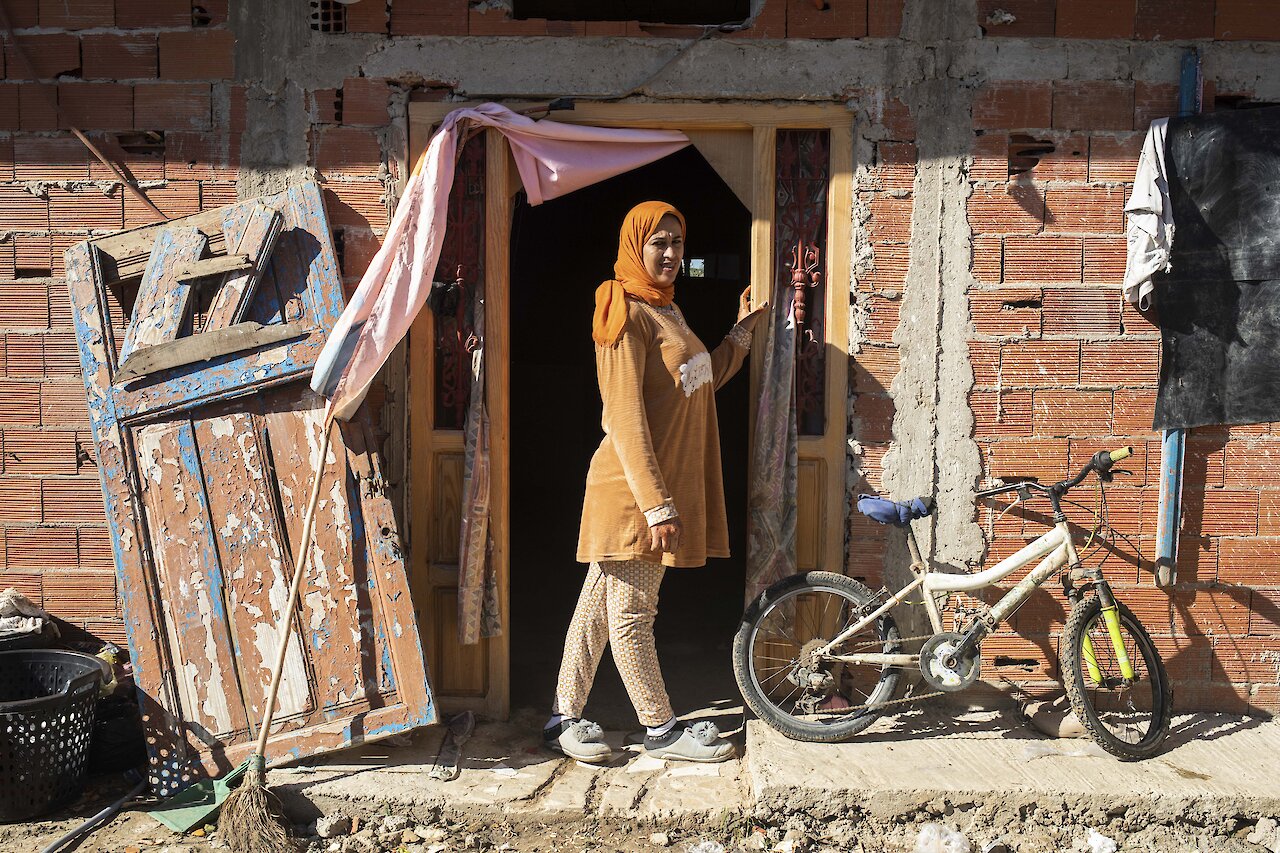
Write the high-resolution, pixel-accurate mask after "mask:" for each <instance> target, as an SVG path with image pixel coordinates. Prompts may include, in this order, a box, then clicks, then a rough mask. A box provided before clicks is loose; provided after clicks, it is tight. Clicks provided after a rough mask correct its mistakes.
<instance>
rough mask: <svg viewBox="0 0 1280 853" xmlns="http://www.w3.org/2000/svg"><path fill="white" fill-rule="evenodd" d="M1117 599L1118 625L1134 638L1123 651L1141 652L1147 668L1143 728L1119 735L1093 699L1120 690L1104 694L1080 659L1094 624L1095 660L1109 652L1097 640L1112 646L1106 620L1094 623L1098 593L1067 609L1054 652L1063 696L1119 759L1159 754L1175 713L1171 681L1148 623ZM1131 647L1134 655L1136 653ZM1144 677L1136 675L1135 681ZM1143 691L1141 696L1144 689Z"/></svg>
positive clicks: (1098, 613)
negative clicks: (1146, 718) (1147, 718)
mask: <svg viewBox="0 0 1280 853" xmlns="http://www.w3.org/2000/svg"><path fill="white" fill-rule="evenodd" d="M1116 605H1117V607H1118V608H1119V615H1120V628H1121V631H1122V632H1127V633H1128V634H1129V635H1130V636H1131V637H1132V638H1133V646H1134V647H1133V649H1129V650H1127V653H1128V654H1129V656H1130V659H1131V660H1133V659H1134V658H1135V657H1137V656H1140V657H1141V658H1142V662H1143V667H1144V669H1145V672H1146V678H1145V680H1146V681H1147V682H1148V683H1149V685H1150V688H1149V689H1150V693H1151V695H1150V703H1151V709H1150V712H1149V716H1150V723H1149V725H1148V726H1147V730H1146V732H1145V733H1144V734H1142V735H1141V736H1140V737H1139V738H1138V739H1137V740H1136V741H1130V740H1126V739H1124V738H1121V737H1118V736H1117V735H1116V734H1114V733H1113V732H1112V731H1111V729H1110V728H1109V727H1108V724H1107V722H1106V721H1105V720H1104V719H1103V716H1104V713H1100V711H1099V708H1098V702H1097V699H1098V697H1099V696H1100V695H1111V696H1118V695H1119V694H1103V692H1102V690H1101V689H1100V687H1099V686H1096V685H1095V684H1093V683H1092V682H1091V680H1090V679H1089V678H1088V677H1087V676H1086V674H1085V669H1086V668H1087V664H1085V662H1084V655H1083V653H1082V647H1083V643H1084V638H1085V636H1087V635H1088V633H1089V631H1090V630H1091V629H1092V628H1094V626H1095V625H1097V627H1098V631H1097V632H1095V633H1094V635H1093V636H1094V638H1095V639H1094V640H1093V641H1092V642H1093V646H1094V649H1095V660H1096V663H1095V666H1097V667H1099V669H1100V670H1101V667H1102V666H1104V665H1105V661H1104V660H1102V658H1104V657H1106V656H1107V655H1106V654H1105V653H1100V652H1097V651H1096V650H1097V649H1098V647H1099V646H1102V647H1103V648H1104V649H1106V650H1110V648H1111V640H1110V636H1109V634H1108V633H1107V629H1106V627H1105V625H1104V624H1098V623H1099V619H1100V617H1101V614H1102V603H1101V602H1100V601H1099V600H1098V597H1097V596H1096V595H1093V596H1090V597H1089V598H1087V599H1085V600H1084V601H1081V602H1079V603H1077V604H1076V605H1075V607H1073V608H1072V609H1071V615H1070V617H1069V618H1068V619H1067V624H1066V627H1064V628H1063V631H1062V641H1061V644H1060V647H1059V655H1058V657H1059V663H1060V665H1061V667H1062V680H1063V683H1064V685H1065V686H1066V688H1067V697H1068V698H1069V699H1070V700H1071V707H1072V709H1074V710H1075V712H1076V716H1077V717H1078V718H1079V719H1080V722H1081V723H1082V724H1083V725H1084V728H1085V730H1086V731H1087V732H1088V733H1089V736H1090V737H1091V738H1093V740H1094V742H1095V743H1097V744H1098V745H1099V746H1101V747H1102V748H1103V749H1105V750H1106V751H1107V752H1109V753H1111V754H1112V755H1114V756H1115V757H1116V758H1119V759H1121V760H1123V761H1139V760H1142V759H1144V758H1150V757H1152V756H1154V755H1156V754H1158V753H1159V752H1160V748H1161V746H1162V745H1163V744H1164V740H1165V737H1166V736H1168V734H1169V726H1170V722H1171V720H1172V718H1173V685H1172V684H1171V683H1170V682H1169V675H1168V673H1167V672H1166V671H1165V667H1164V661H1163V660H1161V659H1160V653H1159V652H1158V651H1157V650H1156V647H1155V643H1153V642H1152V641H1151V636H1150V635H1149V634H1147V630H1146V628H1144V627H1142V623H1141V622H1139V621H1138V619H1137V617H1135V616H1134V615H1133V613H1132V612H1131V611H1130V610H1129V608H1127V607H1125V606H1124V605H1123V604H1120V603H1119V602H1117V603H1116ZM1103 642H1105V644H1106V645H1105V646H1103ZM1126 646H1128V643H1126ZM1135 652H1136V653H1137V655H1135V654H1134V653H1135ZM1112 654H1114V653H1112ZM1142 681H1143V679H1142V678H1141V677H1140V678H1139V683H1141V682H1142ZM1142 696H1145V691H1144V692H1143V694H1142ZM1130 707H1134V706H1133V705H1132V700H1130ZM1135 710H1137V709H1136V708H1135ZM1139 713H1141V712H1139Z"/></svg>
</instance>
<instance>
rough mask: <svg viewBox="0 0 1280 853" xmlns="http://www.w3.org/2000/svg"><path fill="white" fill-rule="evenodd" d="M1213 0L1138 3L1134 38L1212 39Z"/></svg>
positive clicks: (1168, 0)
mask: <svg viewBox="0 0 1280 853" xmlns="http://www.w3.org/2000/svg"><path fill="white" fill-rule="evenodd" d="M1213 7H1214V0H1138V8H1137V16H1136V24H1135V28H1134V35H1135V36H1137V38H1139V39H1142V40H1144V41H1147V40H1154V39H1160V40H1163V41H1171V40H1175V39H1197V38H1212V37H1213Z"/></svg>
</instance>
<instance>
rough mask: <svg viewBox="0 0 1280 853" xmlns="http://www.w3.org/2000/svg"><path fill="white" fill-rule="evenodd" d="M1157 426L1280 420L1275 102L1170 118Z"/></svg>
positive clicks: (1279, 151)
mask: <svg viewBox="0 0 1280 853" xmlns="http://www.w3.org/2000/svg"><path fill="white" fill-rule="evenodd" d="M1165 160H1166V167H1167V170H1168V173H1169V174H1168V177H1169V195H1170V201H1171V203H1172V205H1173V221H1174V237H1173V251H1172V256H1171V258H1170V262H1171V265H1172V270H1171V271H1170V272H1169V273H1167V274H1161V275H1157V277H1156V289H1157V293H1158V294H1159V301H1158V306H1159V313H1160V328H1161V342H1162V353H1161V368H1160V391H1159V395H1158V396H1157V399H1156V409H1155V424H1154V426H1155V428H1156V429H1172V428H1180V427H1194V426H1202V425H1205V424H1248V423H1260V422H1266V421H1275V420H1280V108H1264V109H1248V110H1234V111H1226V112H1217V113H1207V114H1202V115H1197V116H1190V117H1187V118H1176V119H1171V120H1170V122H1169V132H1168V138H1167V140H1166V150H1165Z"/></svg>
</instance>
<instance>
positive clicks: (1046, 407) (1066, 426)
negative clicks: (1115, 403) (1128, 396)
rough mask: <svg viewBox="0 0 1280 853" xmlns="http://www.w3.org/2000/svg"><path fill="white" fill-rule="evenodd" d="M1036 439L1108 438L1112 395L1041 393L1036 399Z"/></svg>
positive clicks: (1063, 390) (1042, 390)
mask: <svg viewBox="0 0 1280 853" xmlns="http://www.w3.org/2000/svg"><path fill="white" fill-rule="evenodd" d="M1032 403H1033V407H1034V412H1033V414H1034V428H1035V433H1036V435H1109V434H1110V433H1111V392H1110V391H1075V390H1071V389H1039V390H1037V391H1036V392H1035V394H1034V397H1033V401H1032Z"/></svg>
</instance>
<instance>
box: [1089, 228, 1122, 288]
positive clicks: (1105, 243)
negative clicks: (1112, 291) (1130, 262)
mask: <svg viewBox="0 0 1280 853" xmlns="http://www.w3.org/2000/svg"><path fill="white" fill-rule="evenodd" d="M1126 253H1127V249H1126V246H1125V240H1124V238H1123V237H1085V238H1084V283H1085V284H1106V285H1111V286H1113V287H1119V286H1120V282H1121V281H1123V280H1124V266H1125V256H1126Z"/></svg>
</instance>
